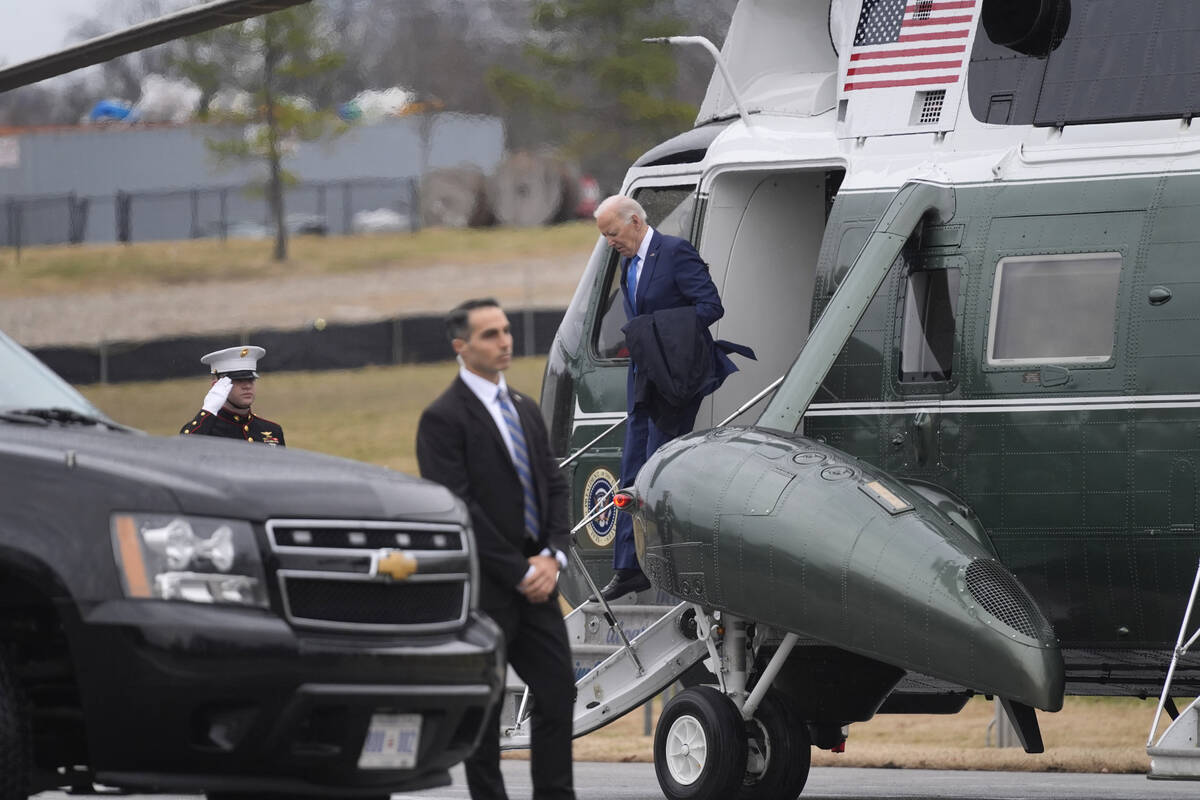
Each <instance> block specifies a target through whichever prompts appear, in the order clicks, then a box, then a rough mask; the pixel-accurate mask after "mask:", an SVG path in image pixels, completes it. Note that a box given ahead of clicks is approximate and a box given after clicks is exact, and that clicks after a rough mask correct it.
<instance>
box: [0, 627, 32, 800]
mask: <svg viewBox="0 0 1200 800" xmlns="http://www.w3.org/2000/svg"><path fill="white" fill-rule="evenodd" d="M31 742H32V738H31V731H30V727H29V706H28V703H27V701H26V699H25V692H24V691H23V690H22V689H21V685H20V683H19V682H18V681H17V676H16V675H15V674H14V671H13V669H12V668H11V667H10V666H9V660H8V652H7V650H6V649H5V648H3V647H0V800H26V798H27V797H29V773H30V768H31V764H32V745H31Z"/></svg>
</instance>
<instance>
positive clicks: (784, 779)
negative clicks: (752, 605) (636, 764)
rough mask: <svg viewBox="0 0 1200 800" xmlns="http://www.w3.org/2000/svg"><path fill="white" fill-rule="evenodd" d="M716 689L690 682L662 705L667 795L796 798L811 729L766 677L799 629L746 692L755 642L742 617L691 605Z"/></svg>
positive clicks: (682, 798)
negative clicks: (753, 643) (753, 642)
mask: <svg viewBox="0 0 1200 800" xmlns="http://www.w3.org/2000/svg"><path fill="white" fill-rule="evenodd" d="M694 608H695V612H696V621H697V630H698V633H699V635H700V638H702V639H704V640H705V643H706V644H707V645H708V650H709V654H710V657H711V663H712V664H713V665H714V669H713V672H712V673H710V676H711V675H715V677H716V679H717V683H718V685H719V688H716V687H713V686H707V685H693V686H690V687H689V688H687V689H685V690H684V691H682V692H680V693H679V694H678V695H676V696H675V697H674V698H673V699H672V700H671V701H670V702H668V703H667V705H666V707H665V708H664V709H663V712H662V715H661V716H660V717H659V720H658V728H657V730H656V731H655V734H654V771H655V773H656V774H657V775H658V783H659V786H660V787H661V789H662V791H663V794H664V795H666V796H667V798H669V800H726V799H727V798H729V797H732V796H734V795H736V796H737V797H738V798H739V800H796V797H797V796H798V795H799V794H800V792H801V791H803V789H804V784H805V783H806V782H807V781H808V772H809V766H810V761H811V746H812V742H811V741H810V739H809V734H808V728H807V726H806V725H805V724H804V723H803V721H802V720H800V719H798V718H797V716H796V714H795V713H794V712H793V711H792V710H791V708H790V707H789V706H788V704H787V702H786V701H785V700H784V698H783V696H782V695H780V694H779V693H778V692H776V691H775V690H773V689H771V688H770V686H771V682H772V681H773V680H774V679H775V676H776V675H777V674H778V673H779V670H780V668H781V667H782V665H783V662H784V661H786V660H787V658H788V655H789V653H790V652H791V649H792V647H793V646H794V645H795V642H796V636H795V635H794V634H788V635H787V636H786V637H785V638H784V640H783V642H782V643H781V644H780V646H779V647H778V648H777V650H776V652H775V654H774V655H773V656H772V657H771V660H770V662H769V663H768V664H767V665H766V666H765V668H763V670H762V671H761V672H760V673H759V674H758V681H757V684H756V685H755V687H754V690H753V691H751V692H747V691H746V687H747V683H748V678H749V677H750V675H749V671H748V667H749V664H750V663H751V661H750V659H748V658H747V655H748V651H749V650H750V649H752V644H751V640H752V639H753V637H752V636H748V635H747V633H748V631H747V624H746V621H745V620H743V619H739V618H737V617H733V616H731V615H725V616H724V618H722V617H721V616H720V615H719V613H714V614H713V615H712V616H711V617H710V616H709V615H708V614H706V613H705V611H704V610H703V609H702V608H700V607H699V606H695V607H694Z"/></svg>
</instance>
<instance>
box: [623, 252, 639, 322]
mask: <svg viewBox="0 0 1200 800" xmlns="http://www.w3.org/2000/svg"><path fill="white" fill-rule="evenodd" d="M638 260H639V259H638V257H637V256H634V257H633V258H631V259H629V271H628V272H627V273H626V274H625V285H626V286H627V287H629V305H630V307H631V308H633V310H634V312H635V313H636V312H637V303H636V302H634V299H635V298H636V297H637V282H638V273H637V265H638Z"/></svg>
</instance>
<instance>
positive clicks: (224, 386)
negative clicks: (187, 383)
mask: <svg viewBox="0 0 1200 800" xmlns="http://www.w3.org/2000/svg"><path fill="white" fill-rule="evenodd" d="M232 388H233V381H232V380H230V379H229V378H221V379H220V380H219V381H217V382H216V383H214V384H213V385H212V388H211V389H209V390H208V394H206V395H204V405H202V406H200V407H201V408H203V409H204V410H205V411H207V412H208V413H210V414H216V413H217V412H218V411H220V410H221V406H223V405H225V401H226V400H227V399H228V398H229V390H230V389H232Z"/></svg>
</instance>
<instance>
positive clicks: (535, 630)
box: [417, 299, 575, 800]
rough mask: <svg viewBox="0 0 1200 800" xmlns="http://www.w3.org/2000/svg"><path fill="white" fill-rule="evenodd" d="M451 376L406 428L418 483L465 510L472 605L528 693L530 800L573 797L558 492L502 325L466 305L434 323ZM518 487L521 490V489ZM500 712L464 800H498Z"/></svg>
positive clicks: (560, 487) (561, 491)
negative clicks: (511, 379) (473, 563)
mask: <svg viewBox="0 0 1200 800" xmlns="http://www.w3.org/2000/svg"><path fill="white" fill-rule="evenodd" d="M446 330H447V334H448V336H449V337H450V341H451V344H452V345H453V346H454V351H455V352H456V353H457V354H458V358H459V363H460V364H461V367H460V369H459V375H458V377H457V378H456V379H455V380H454V382H453V383H452V384H450V387H449V388H448V389H447V390H446V391H445V392H443V393H442V395H441V396H440V397H439V398H438V399H437V400H435V401H434V402H433V403H432V404H431V405H430V406H429V407H428V408H426V409H425V411H424V413H422V414H421V421H420V423H419V425H418V427H417V463H418V464H419V465H420V469H421V476H422V477H425V478H428V479H430V480H433V481H437V482H438V483H440V484H442V485H443V486H445V487H447V488H448V489H450V490H451V491H452V492H454V493H455V494H456V495H458V496H459V497H460V498H462V500H463V501H464V502H465V503H466V504H467V508H468V510H469V511H470V515H471V525H472V527H473V528H474V532H475V542H476V547H477V549H478V552H479V567H480V572H481V587H480V593H479V602H480V606H481V607H482V609H483V610H484V611H485V612H487V613H488V614H489V615H490V616H491V617H492V618H493V619H494V620H495V621H496V622H497V623H498V624H499V625H500V627H501V629H503V631H504V635H505V637H506V639H507V652H508V661H509V663H510V664H511V665H512V667H513V669H515V670H516V672H517V674H518V675H520V676H521V679H522V680H524V681H525V683H526V684H528V686H529V689H530V692H531V694H532V695H533V713H532V731H531V734H532V735H531V761H532V763H531V765H530V771H531V773H532V778H533V797H534V800H559V799H560V798H563V799H569V798H574V797H575V791H574V788H573V780H572V767H571V733H572V723H573V721H572V716H573V710H574V703H575V674H574V668H573V666H572V662H571V652H570V644H569V643H568V641H567V631H566V627H565V625H564V624H563V619H562V613H561V612H560V611H559V607H558V591H557V581H558V571H559V569H560V568H562V567H564V566H566V556H565V555H564V552H565V550H566V548H567V542H568V535H569V531H568V524H567V497H568V491H569V489H568V486H567V482H566V480H565V479H564V478H563V476H562V473H561V472H560V471H559V469H558V464H557V463H556V462H555V460H554V457H553V455H552V454H551V453H550V442H549V438H548V437H547V434H546V426H545V423H544V422H543V421H542V416H541V412H540V411H539V410H538V407H537V404H536V403H534V401H533V399H532V398H530V397H528V396H526V395H523V394H521V393H519V392H516V391H513V390H511V389H509V388H508V386H507V384H506V383H505V380H504V374H503V372H504V370H505V369H507V368H508V366H509V364H510V363H511V362H512V333H511V332H510V330H509V324H508V317H507V316H505V314H504V311H503V310H502V309H501V308H500V306H499V304H497V303H496V301H495V300H491V299H486V300H469V301H467V302H465V303H463V304H461V305H459V306H458V307H457V308H455V309H454V310H453V311H451V312H450V314H449V315H448V316H447V317H446ZM527 490H528V491H527ZM499 732H500V708H499V705H497V707H496V708H495V709H494V710H493V712H492V717H491V721H490V722H489V727H488V728H486V729H485V732H484V734H483V738H482V740H481V741H480V744H479V748H478V749H477V750H476V751H475V753H474V754H472V755H471V757H470V758H468V759H467V761H466V772H467V784H468V786H469V787H470V790H471V797H472V798H473V800H493V799H495V800H503V798H507V796H508V795H507V794H506V793H505V790H504V778H503V776H502V775H501V773H500V741H499Z"/></svg>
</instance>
